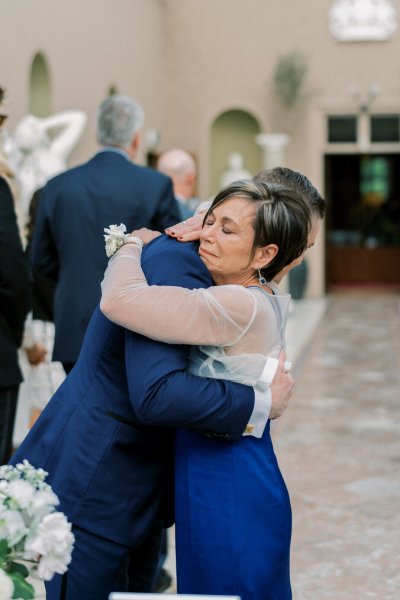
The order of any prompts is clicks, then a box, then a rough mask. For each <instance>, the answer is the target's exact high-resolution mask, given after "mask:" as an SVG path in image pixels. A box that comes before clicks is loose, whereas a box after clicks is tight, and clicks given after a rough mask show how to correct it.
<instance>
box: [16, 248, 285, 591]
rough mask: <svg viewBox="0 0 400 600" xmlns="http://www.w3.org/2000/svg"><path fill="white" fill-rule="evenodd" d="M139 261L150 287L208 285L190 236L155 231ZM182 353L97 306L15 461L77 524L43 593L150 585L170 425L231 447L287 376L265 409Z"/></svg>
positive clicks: (249, 393)
mask: <svg viewBox="0 0 400 600" xmlns="http://www.w3.org/2000/svg"><path fill="white" fill-rule="evenodd" d="M142 262H143V269H144V271H145V274H146V277H147V279H148V281H149V282H150V283H152V284H159V285H163V284H169V285H181V286H185V287H188V288H199V287H208V286H210V285H211V283H212V282H211V279H210V275H209V272H208V271H207V269H206V268H205V266H204V264H203V263H202V261H201V260H200V258H199V257H198V254H197V245H196V244H194V243H188V244H180V243H179V242H177V241H176V240H174V239H171V238H168V237H166V236H161V237H159V238H157V239H156V240H154V241H153V242H152V243H151V244H149V245H147V246H146V247H145V249H144V251H143V257H142ZM189 349H190V348H189V347H188V346H183V345H180V346H174V345H170V344H163V343H160V342H155V341H153V340H149V339H147V338H144V337H142V336H140V335H137V334H135V333H132V332H128V331H126V330H124V329H123V328H121V327H119V326H118V325H115V324H113V323H111V322H110V321H109V320H108V319H107V318H106V317H105V316H104V315H103V314H102V313H101V312H100V310H99V308H96V310H95V312H94V314H93V316H92V319H91V321H90V323H89V326H88V328H87V332H86V335H85V339H84V343H83V346H82V351H81V354H80V356H79V360H78V362H77V363H76V366H75V368H74V369H73V371H72V372H71V373H70V375H69V376H68V377H67V378H66V380H65V381H64V383H63V384H62V385H61V386H60V388H59V389H58V390H57V392H56V393H55V395H54V396H53V398H52V399H51V400H50V402H49V404H48V405H47V407H46V408H45V410H44V411H43V413H42V415H41V416H40V418H39V420H38V421H37V422H36V424H35V426H34V427H33V429H32V430H31V432H30V433H29V434H28V436H27V438H26V439H25V440H24V442H23V443H22V445H21V446H20V448H19V450H18V452H17V453H16V455H14V457H13V461H12V462H13V463H14V464H15V463H16V462H20V461H22V460H23V459H24V458H27V459H28V460H29V461H30V462H31V463H32V464H33V465H35V466H36V467H42V468H44V469H46V470H47V471H48V472H49V478H48V481H49V483H50V484H51V485H52V486H53V489H54V491H55V493H56V494H57V495H58V496H59V498H60V501H61V505H60V510H62V511H63V512H64V513H65V514H66V515H67V517H68V518H69V520H70V521H72V523H73V531H74V534H75V538H76V544H75V548H74V552H73V558H72V562H71V565H70V568H69V570H68V573H67V575H66V576H64V577H61V576H56V577H54V579H53V580H52V581H51V582H49V583H48V584H46V587H47V599H48V600H59V599H61V598H67V599H68V600H81V599H82V600H83V599H84V600H107V598H108V594H109V593H110V592H111V591H112V590H118V591H140V592H149V591H151V589H152V587H153V583H154V575H155V571H156V567H157V562H158V551H159V542H160V537H161V532H162V528H163V526H165V525H166V526H169V525H171V524H172V522H173V471H172V470H173V431H174V428H177V427H186V428H191V429H194V430H197V431H199V432H204V433H205V434H208V435H215V436H220V437H221V438H224V441H222V442H221V443H229V440H235V439H239V438H240V437H241V436H242V435H243V433H244V432H245V431H246V429H248V430H251V429H252V426H259V425H260V424H261V426H262V424H263V423H265V422H266V420H267V418H268V416H270V417H274V416H278V415H279V414H280V413H281V412H282V409H283V408H284V406H285V405H286V403H287V400H288V397H289V396H290V394H291V389H292V385H293V383H292V379H291V377H290V376H289V375H287V374H285V373H284V370H283V362H282V364H281V365H280V369H279V371H278V374H277V376H276V377H275V380H274V383H273V384H272V386H271V389H272V400H273V402H272V408H271V413H270V405H269V399H268V397H266V396H265V397H264V396H263V395H262V394H260V392H256V391H255V390H253V388H251V387H248V386H242V385H240V384H236V383H231V382H228V381H222V380H221V381H218V380H213V379H206V378H200V377H195V376H193V375H191V374H189V373H187V372H186V371H185V368H186V365H187V359H188V352H189ZM274 386H275V387H274ZM225 440H227V442H226V441H225Z"/></svg>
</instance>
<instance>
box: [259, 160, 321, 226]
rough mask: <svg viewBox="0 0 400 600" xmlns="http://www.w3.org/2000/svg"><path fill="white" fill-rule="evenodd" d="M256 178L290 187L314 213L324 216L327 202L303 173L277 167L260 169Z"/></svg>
mask: <svg viewBox="0 0 400 600" xmlns="http://www.w3.org/2000/svg"><path fill="white" fill-rule="evenodd" d="M254 179H255V180H256V181H261V182H263V183H279V184H280V185H284V186H286V187H288V188H290V189H291V190H293V191H294V192H296V194H298V195H299V196H301V198H303V200H304V201H305V202H306V203H307V204H308V206H309V208H310V211H311V214H312V215H314V214H316V215H318V217H320V218H321V219H323V218H324V216H325V211H326V204H327V202H326V200H325V198H323V197H322V196H321V194H320V193H319V192H318V190H317V189H316V188H315V187H314V186H313V184H312V183H311V181H310V180H309V179H308V178H307V177H306V176H305V175H303V174H302V173H299V172H298V171H292V169H288V168H287V167H275V169H269V170H264V171H260V172H259V173H257V175H256V176H255V177H254Z"/></svg>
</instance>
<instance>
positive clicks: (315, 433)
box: [38, 293, 400, 600]
mask: <svg viewBox="0 0 400 600" xmlns="http://www.w3.org/2000/svg"><path fill="white" fill-rule="evenodd" d="M399 301H400V296H399V295H396V294H387V295H379V294H376V295H371V294H370V293H368V294H365V295H360V294H357V295H356V294H340V295H339V294H337V295H333V296H331V297H328V306H327V310H326V314H325V316H324V318H323V320H322V322H321V324H320V326H319V327H318V328H317V329H316V330H315V326H316V325H317V323H318V322H319V319H320V317H321V315H322V308H321V304H320V303H317V304H315V303H313V302H312V301H311V302H308V301H304V302H303V303H299V304H297V307H295V309H294V311H293V314H291V315H290V317H289V324H288V338H289V339H288V354H289V358H291V359H296V362H295V367H294V372H295V376H296V380H297V384H296V391H295V396H294V398H293V400H292V403H291V406H290V407H289V409H288V410H287V411H286V413H285V415H284V416H283V417H282V418H281V419H280V420H279V421H276V422H275V423H274V427H273V436H274V441H275V448H276V452H277V455H278V459H279V462H280V465H281V468H282V471H283V473H284V476H285V479H286V482H287V484H288V488H289V491H290V495H291V499H292V506H293V514H294V529H293V543H292V583H293V597H294V600H368V599H377V600H378V599H379V600H399V599H400V558H399V556H400V552H399V550H400V511H399V506H400V418H399V417H400V313H399V307H400V305H399ZM305 331H306V332H308V335H306V334H305V333H304V332H305ZM311 332H313V334H312V336H311V341H310V333H311ZM306 342H309V345H308V351H307V353H305V352H304V343H306ZM170 545H171V550H170V556H169V558H168V567H169V568H170V569H171V570H173V568H174V556H173V536H172V535H170ZM38 597H41V598H43V596H38ZM77 600H78V599H77ZM277 600H279V599H277Z"/></svg>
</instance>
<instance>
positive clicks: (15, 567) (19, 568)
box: [9, 562, 29, 578]
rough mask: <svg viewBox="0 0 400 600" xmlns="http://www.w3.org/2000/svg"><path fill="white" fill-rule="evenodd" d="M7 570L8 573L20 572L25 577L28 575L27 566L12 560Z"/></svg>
mask: <svg viewBox="0 0 400 600" xmlns="http://www.w3.org/2000/svg"><path fill="white" fill-rule="evenodd" d="M9 570H10V573H20V575H22V577H25V578H26V577H28V575H29V571H28V569H27V567H26V566H25V565H22V564H21V563H16V562H12V563H11V565H10V569H9Z"/></svg>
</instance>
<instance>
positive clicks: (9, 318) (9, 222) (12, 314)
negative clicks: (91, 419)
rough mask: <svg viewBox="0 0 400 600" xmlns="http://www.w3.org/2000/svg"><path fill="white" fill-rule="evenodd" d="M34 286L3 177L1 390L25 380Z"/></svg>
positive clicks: (0, 202) (0, 225) (0, 186)
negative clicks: (21, 351)
mask: <svg viewBox="0 0 400 600" xmlns="http://www.w3.org/2000/svg"><path fill="white" fill-rule="evenodd" d="M31 285H32V281H31V272H30V266H29V262H28V261H27V259H26V257H25V255H24V251H23V248H22V244H21V239H20V237H19V232H18V225H17V217H16V215H15V210H14V201H13V197H12V194H11V190H10V188H9V186H8V184H7V182H6V180H5V179H3V177H0V389H4V388H10V387H14V386H17V385H18V384H19V383H20V382H21V381H22V373H21V370H20V368H19V364H18V354H17V349H18V347H19V345H20V344H21V340H22V332H23V328H24V322H25V317H26V315H27V313H28V311H29V310H30V307H31Z"/></svg>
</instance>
